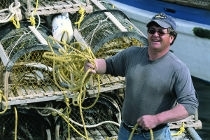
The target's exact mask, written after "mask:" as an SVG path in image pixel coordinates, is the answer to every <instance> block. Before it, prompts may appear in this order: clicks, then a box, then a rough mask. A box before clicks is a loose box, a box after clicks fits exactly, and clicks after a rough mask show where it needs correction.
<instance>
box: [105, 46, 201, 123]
mask: <svg viewBox="0 0 210 140" xmlns="http://www.w3.org/2000/svg"><path fill="white" fill-rule="evenodd" d="M106 64H107V68H106V74H111V75H113V76H123V77H125V80H126V90H125V99H124V102H123V107H122V120H123V121H124V122H125V123H127V124H130V125H135V124H136V121H137V119H138V118H139V117H140V116H142V115H149V114H150V115H153V114H157V113H160V112H162V111H166V110H169V109H171V108H172V107H173V105H174V103H175V102H178V103H179V104H182V105H183V106H184V107H185V108H186V110H187V111H188V113H189V114H190V115H191V114H194V113H195V111H196V109H197V107H198V100H197V98H196V94H195V89H194V86H193V83H192V79H191V75H190V72H189V69H188V68H187V66H186V65H185V64H184V63H183V62H181V61H180V60H179V59H178V58H177V57H176V56H175V55H174V54H173V53H172V52H170V51H169V52H168V53H167V54H166V55H164V56H163V57H161V58H159V59H157V60H155V61H150V60H149V58H148V48H147V47H129V48H128V49H125V50H123V51H121V52H119V53H118V54H116V55H115V56H112V57H110V58H108V59H106Z"/></svg>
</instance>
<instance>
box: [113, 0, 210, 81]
mask: <svg viewBox="0 0 210 140" xmlns="http://www.w3.org/2000/svg"><path fill="white" fill-rule="evenodd" d="M111 2H112V3H113V4H114V5H115V6H116V7H117V8H118V9H120V10H122V11H123V12H124V13H125V14H126V15H127V16H128V17H129V18H130V19H131V21H132V22H133V23H134V24H135V25H136V26H137V27H138V28H139V29H140V30H141V31H143V33H144V34H146V30H147V29H146V24H147V23H148V21H150V19H151V18H152V16H154V15H155V14H156V13H155V12H151V11H147V10H143V9H140V8H136V7H134V6H129V5H127V4H123V3H120V2H117V1H111ZM160 12H162V11H160ZM175 20H176V24H177V32H178V36H177V39H176V41H175V42H174V44H173V45H172V46H171V50H172V51H173V52H174V54H175V55H177V56H178V57H179V58H180V59H181V60H182V61H183V62H184V63H186V64H187V66H188V67H189V69H190V72H191V75H192V76H193V77H197V78H199V79H202V80H205V81H210V72H209V70H210V69H209V65H210V39H208V38H201V37H198V36H196V35H195V34H194V32H193V29H194V28H202V29H207V30H209V29H210V26H209V25H207V24H201V23H197V22H193V21H187V20H184V19H180V18H175ZM209 32H210V30H209Z"/></svg>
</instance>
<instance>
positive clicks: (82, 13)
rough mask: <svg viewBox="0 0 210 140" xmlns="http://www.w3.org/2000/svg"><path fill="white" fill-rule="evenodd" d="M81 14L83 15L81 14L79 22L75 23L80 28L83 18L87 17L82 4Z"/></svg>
mask: <svg viewBox="0 0 210 140" xmlns="http://www.w3.org/2000/svg"><path fill="white" fill-rule="evenodd" d="M79 14H80V15H81V16H80V18H79V20H78V21H77V22H75V24H77V28H78V29H79V28H80V24H81V22H82V21H83V19H84V17H85V9H84V8H83V7H82V6H80V9H79Z"/></svg>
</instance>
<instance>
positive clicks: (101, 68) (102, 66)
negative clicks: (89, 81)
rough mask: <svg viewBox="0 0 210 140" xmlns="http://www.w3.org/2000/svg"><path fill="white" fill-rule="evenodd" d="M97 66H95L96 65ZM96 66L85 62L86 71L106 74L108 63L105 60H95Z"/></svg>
mask: <svg viewBox="0 0 210 140" xmlns="http://www.w3.org/2000/svg"><path fill="white" fill-rule="evenodd" d="M94 64H95V65H94ZM94 64H92V63H90V62H88V61H87V62H85V65H84V69H85V71H88V70H90V73H97V74H104V73H105V72H106V61H105V59H95V60H94Z"/></svg>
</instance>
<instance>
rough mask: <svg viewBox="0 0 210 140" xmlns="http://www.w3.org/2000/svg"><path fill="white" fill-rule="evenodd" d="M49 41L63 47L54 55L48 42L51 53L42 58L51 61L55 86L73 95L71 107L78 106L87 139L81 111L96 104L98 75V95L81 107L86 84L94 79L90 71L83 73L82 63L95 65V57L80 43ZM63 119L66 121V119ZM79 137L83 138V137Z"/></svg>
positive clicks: (97, 77) (86, 136) (89, 49)
mask: <svg viewBox="0 0 210 140" xmlns="http://www.w3.org/2000/svg"><path fill="white" fill-rule="evenodd" d="M49 39H50V40H53V42H54V43H56V42H57V43H59V44H61V45H63V47H60V49H59V54H58V53H55V52H54V50H53V48H52V45H53V44H51V43H50V41H48V45H49V47H50V49H51V52H45V53H44V54H43V57H45V58H48V59H50V60H52V61H53V79H54V82H55V84H56V85H57V86H58V87H59V88H60V89H61V90H69V91H71V92H72V93H74V98H73V105H75V106H79V109H80V116H81V120H82V124H83V127H84V131H85V138H86V139H88V133H87V130H86V125H85V122H84V118H83V113H82V109H89V108H91V107H92V106H93V105H95V103H96V102H97V100H98V98H99V93H100V92H99V90H100V82H99V79H100V77H99V75H98V74H97V75H96V79H97V81H98V84H97V85H98V94H97V97H96V100H95V101H94V103H93V104H92V105H90V106H89V107H83V106H82V103H83V101H84V99H85V97H86V84H87V83H88V81H89V79H90V78H94V76H93V75H90V74H89V72H90V70H88V71H87V72H85V71H84V63H85V62H86V61H89V62H90V63H92V64H93V65H95V64H94V59H95V56H94V54H93V53H92V51H91V48H90V47H87V46H84V45H83V44H81V43H78V42H75V43H72V44H71V45H69V44H66V43H65V42H59V41H56V40H55V39H54V38H52V37H49ZM82 47H83V48H82ZM59 81H62V82H64V83H65V84H66V85H67V87H63V86H62V85H61V84H60V82H59ZM63 118H64V120H65V121H66V118H65V117H63ZM71 127H72V125H71ZM80 135H81V134H80ZM81 136H82V137H84V136H83V135H81Z"/></svg>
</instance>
